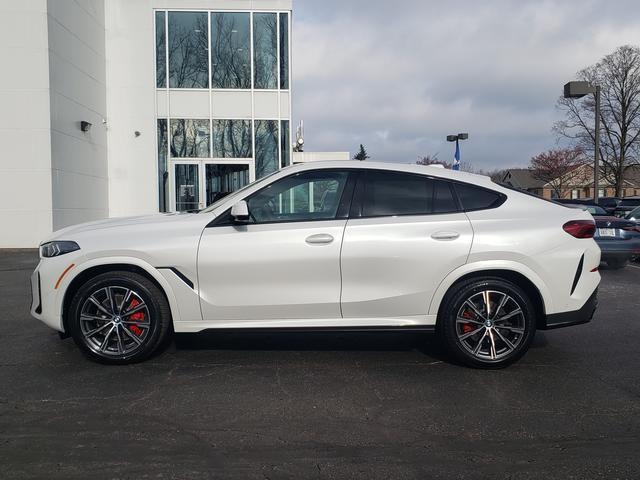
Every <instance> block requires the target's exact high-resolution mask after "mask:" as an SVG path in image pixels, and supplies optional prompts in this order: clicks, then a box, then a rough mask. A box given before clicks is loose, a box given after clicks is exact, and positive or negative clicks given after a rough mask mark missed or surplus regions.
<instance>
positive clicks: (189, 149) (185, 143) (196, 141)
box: [170, 118, 211, 158]
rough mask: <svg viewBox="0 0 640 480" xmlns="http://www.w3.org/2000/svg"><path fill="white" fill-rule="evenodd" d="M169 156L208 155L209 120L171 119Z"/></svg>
mask: <svg viewBox="0 0 640 480" xmlns="http://www.w3.org/2000/svg"><path fill="white" fill-rule="evenodd" d="M170 126H171V156H172V157H176V158H186V157H209V156H210V153H209V140H210V138H211V134H210V133H209V120H193V119H184V118H172V119H171V125H170Z"/></svg>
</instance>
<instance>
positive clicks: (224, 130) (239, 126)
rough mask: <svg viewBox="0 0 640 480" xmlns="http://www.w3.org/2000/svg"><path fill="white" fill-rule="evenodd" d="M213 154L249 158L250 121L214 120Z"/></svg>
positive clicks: (250, 155)
mask: <svg viewBox="0 0 640 480" xmlns="http://www.w3.org/2000/svg"><path fill="white" fill-rule="evenodd" d="M213 156H214V157H215V158H251V157H252V151H251V121H249V120H214V121H213Z"/></svg>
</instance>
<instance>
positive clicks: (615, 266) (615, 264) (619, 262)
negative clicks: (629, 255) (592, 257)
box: [607, 258, 629, 270]
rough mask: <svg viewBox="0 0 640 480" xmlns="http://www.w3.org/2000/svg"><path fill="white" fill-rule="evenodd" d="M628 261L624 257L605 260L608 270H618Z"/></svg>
mask: <svg viewBox="0 0 640 480" xmlns="http://www.w3.org/2000/svg"><path fill="white" fill-rule="evenodd" d="M628 262H629V260H627V259H626V258H611V259H609V260H607V266H608V267H609V269H610V270H620V269H621V268H624V267H626V266H627V263H628Z"/></svg>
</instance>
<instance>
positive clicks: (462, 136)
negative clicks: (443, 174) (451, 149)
mask: <svg viewBox="0 0 640 480" xmlns="http://www.w3.org/2000/svg"><path fill="white" fill-rule="evenodd" d="M467 138H469V134H468V133H458V134H457V135H447V142H456V153H455V155H454V157H453V166H452V169H453V170H460V140H466V139H467Z"/></svg>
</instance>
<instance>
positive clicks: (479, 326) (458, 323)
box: [438, 277, 536, 369]
mask: <svg viewBox="0 0 640 480" xmlns="http://www.w3.org/2000/svg"><path fill="white" fill-rule="evenodd" d="M483 292H489V293H483ZM485 295H486V296H487V297H488V299H489V302H488V303H489V315H486V310H487V307H486V302H485V301H484V299H485ZM478 298H480V299H481V300H483V303H482V304H478ZM503 298H506V300H505V303H504V304H503V306H502V307H501V308H500V309H499V310H498V311H497V312H493V310H494V309H496V308H497V306H499V304H500V303H501V302H502V299H503ZM471 299H472V300H471ZM469 301H470V302H471V303H472V304H473V305H470V304H469V303H468V302H469ZM472 307H475V308H476V309H475V310H474V309H473V308H472ZM518 309H519V310H520V312H521V313H517V310H518ZM514 312H516V313H514ZM478 314H482V316H480V315H478ZM459 315H460V317H459ZM502 317H505V319H504V320H503V319H502ZM458 318H460V320H458ZM498 325H500V326H498ZM520 331H521V333H517V332H520ZM474 332H476V333H474ZM535 332H536V311H535V308H534V306H533V304H532V303H531V299H530V298H529V297H528V296H527V294H526V293H525V292H524V291H523V290H522V289H521V288H520V287H519V286H517V285H516V284H514V283H512V282H510V281H507V280H504V279H502V278H498V277H484V278H472V279H469V280H466V281H463V282H461V283H459V284H457V285H454V287H452V289H451V290H450V291H449V292H448V293H447V295H446V296H445V299H444V301H443V307H442V308H441V310H440V314H439V317H438V333H439V335H440V337H441V340H442V341H443V343H444V344H445V346H446V347H447V350H448V351H449V352H450V353H451V354H452V355H453V356H454V357H455V358H456V359H457V360H458V361H460V362H462V363H464V364H465V365H468V366H470V367H475V368H485V369H497V368H504V367H506V366H508V365H510V364H512V363H513V362H515V361H516V360H518V359H519V358H520V357H522V356H523V355H524V354H525V353H526V351H527V350H528V349H529V346H530V345H531V342H532V341H533V337H534V336H535ZM461 337H462V338H461ZM465 337H466V338H465ZM475 341H478V343H480V347H477V344H475V345H474V342H475ZM474 347H477V348H478V349H479V350H478V351H477V353H474V351H475V349H476V348H474ZM492 347H493V348H492ZM512 347H513V348H512Z"/></svg>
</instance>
